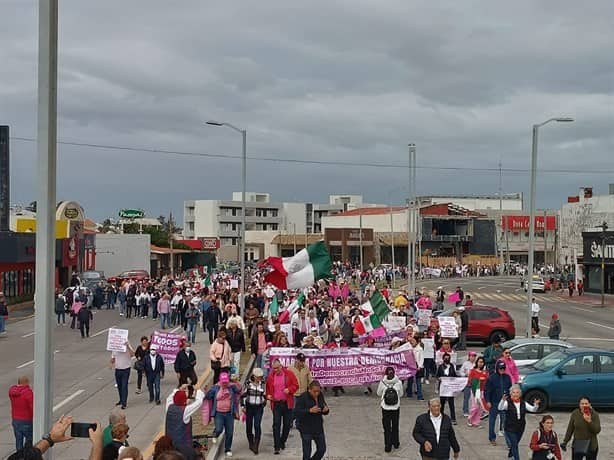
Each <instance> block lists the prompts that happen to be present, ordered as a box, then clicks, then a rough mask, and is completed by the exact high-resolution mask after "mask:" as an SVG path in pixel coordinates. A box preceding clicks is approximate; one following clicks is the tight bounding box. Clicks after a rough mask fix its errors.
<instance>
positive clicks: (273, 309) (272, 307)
mask: <svg viewBox="0 0 614 460" xmlns="http://www.w3.org/2000/svg"><path fill="white" fill-rule="evenodd" d="M269 313H270V314H271V316H275V315H277V313H279V302H277V296H276V295H274V296H273V300H272V301H271V303H270V304H269Z"/></svg>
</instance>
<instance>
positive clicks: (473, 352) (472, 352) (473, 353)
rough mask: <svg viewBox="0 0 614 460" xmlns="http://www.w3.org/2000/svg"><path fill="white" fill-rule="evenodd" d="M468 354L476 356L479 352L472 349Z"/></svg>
mask: <svg viewBox="0 0 614 460" xmlns="http://www.w3.org/2000/svg"><path fill="white" fill-rule="evenodd" d="M468 355H469V356H476V355H477V353H476V352H475V351H470V352H469V353H468Z"/></svg>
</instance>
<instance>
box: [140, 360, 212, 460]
mask: <svg viewBox="0 0 614 460" xmlns="http://www.w3.org/2000/svg"><path fill="white" fill-rule="evenodd" d="M211 375H212V374H211V368H210V367H209V368H207V369H206V370H205V372H203V373H202V374H201V375H200V377H199V378H198V382H196V385H195V386H194V387H195V388H196V389H197V390H200V389H201V388H202V387H203V385H204V384H205V382H206V381H207V380H208V379H209V377H211ZM163 435H164V425H163V426H162V428H161V429H160V431H158V433H156V435H155V436H154V438H153V439H152V441H151V443H150V444H149V446H147V448H146V449H145V450H144V451H143V452H142V454H143V458H144V459H150V458H151V457H152V456H153V453H154V449H155V448H156V442H157V441H158V439H160V438H161V437H162V436H163Z"/></svg>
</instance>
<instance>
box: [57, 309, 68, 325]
mask: <svg viewBox="0 0 614 460" xmlns="http://www.w3.org/2000/svg"><path fill="white" fill-rule="evenodd" d="M56 315H57V317H58V324H60V320H62V324H66V312H64V311H63V312H61V313H56Z"/></svg>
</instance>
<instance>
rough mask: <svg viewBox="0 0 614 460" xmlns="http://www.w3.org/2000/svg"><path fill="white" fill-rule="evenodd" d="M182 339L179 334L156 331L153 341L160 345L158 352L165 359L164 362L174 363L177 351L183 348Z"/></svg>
mask: <svg viewBox="0 0 614 460" xmlns="http://www.w3.org/2000/svg"><path fill="white" fill-rule="evenodd" d="M181 339H182V336H180V335H179V334H172V333H170V332H162V331H154V333H153V335H152V337H151V343H152V345H153V344H155V345H157V346H158V354H159V355H160V356H162V359H164V364H174V363H175V358H176V357H177V353H179V350H181Z"/></svg>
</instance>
